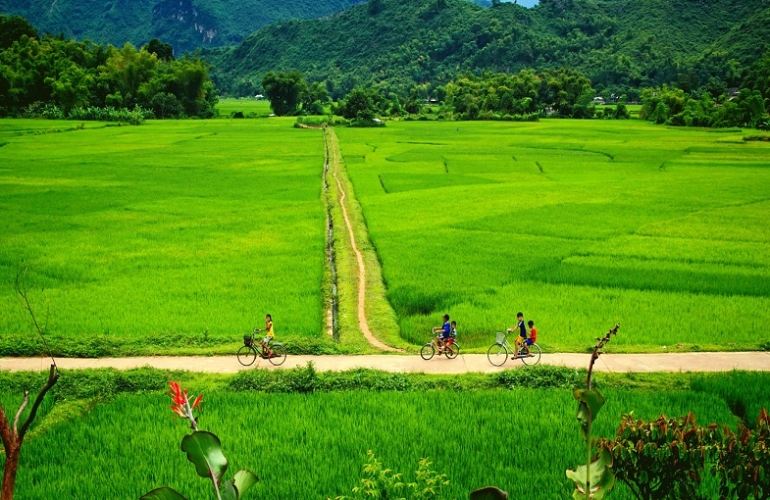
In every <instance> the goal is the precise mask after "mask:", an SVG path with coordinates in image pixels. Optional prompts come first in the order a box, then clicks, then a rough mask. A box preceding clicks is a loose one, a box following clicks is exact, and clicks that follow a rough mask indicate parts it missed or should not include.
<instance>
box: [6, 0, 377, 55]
mask: <svg viewBox="0 0 770 500" xmlns="http://www.w3.org/2000/svg"><path fill="white" fill-rule="evenodd" d="M362 1H363V0H294V1H291V2H284V1H281V0H238V1H236V0H132V1H131V2H118V1H106V2H102V1H97V0H0V14H14V15H20V16H23V17H25V18H27V19H28V20H29V21H30V22H31V23H32V24H33V25H35V26H36V27H37V28H38V29H40V30H41V31H43V32H46V31H47V32H50V33H63V34H64V35H65V36H67V37H70V38H76V39H78V40H83V39H90V40H92V41H95V42H98V43H112V44H114V45H123V44H124V43H125V42H131V43H132V44H134V45H142V44H144V43H147V42H149V41H150V39H152V38H160V39H161V40H163V41H165V42H168V43H171V44H172V45H173V46H174V48H175V49H176V50H177V53H178V54H179V53H182V52H184V51H186V50H195V49H196V48H198V47H218V46H221V45H232V44H235V43H238V42H240V41H241V40H243V38H244V37H245V36H246V35H248V34H249V33H252V32H253V31H255V30H257V29H258V28H260V27H262V26H265V25H268V24H270V23H274V22H276V21H281V20H285V19H293V18H317V17H322V16H326V15H329V14H333V13H334V12H337V11H340V10H342V9H345V8H348V7H350V6H352V5H356V4H359V3H361V2H362Z"/></svg>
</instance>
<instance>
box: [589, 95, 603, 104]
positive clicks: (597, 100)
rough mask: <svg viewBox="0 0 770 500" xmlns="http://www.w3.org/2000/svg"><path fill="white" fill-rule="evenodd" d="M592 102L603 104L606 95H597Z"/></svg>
mask: <svg viewBox="0 0 770 500" xmlns="http://www.w3.org/2000/svg"><path fill="white" fill-rule="evenodd" d="M591 102H593V103H594V104H599V105H603V104H604V97H599V96H596V97H594V99H593V101H591Z"/></svg>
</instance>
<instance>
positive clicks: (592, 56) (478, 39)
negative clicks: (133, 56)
mask: <svg viewBox="0 0 770 500" xmlns="http://www.w3.org/2000/svg"><path fill="white" fill-rule="evenodd" d="M768 16H770V1H768V0H751V1H748V2H742V1H738V0H717V1H714V2H708V3H706V4H704V3H703V2H699V1H693V0H671V1H664V0H652V1H647V2H640V1H638V0H543V1H542V2H540V3H539V5H537V6H536V7H534V8H532V9H526V8H524V7H522V6H520V5H516V4H512V3H499V4H496V5H495V6H493V7H491V8H482V7H479V6H478V5H474V4H473V3H470V2H467V1H465V0H414V1H411V0H410V1H405V0H371V1H370V2H369V3H367V4H366V5H360V6H356V7H353V8H351V9H348V10H346V11H344V12H342V13H340V14H339V15H337V16H334V17H331V18H327V19H321V20H314V21H300V20H292V21H287V22H282V23H278V24H274V25H271V26H268V27H265V28H263V29H261V30H259V31H257V32H256V33H254V34H253V35H251V36H250V37H248V38H247V39H246V40H244V42H243V43H242V44H240V45H238V46H236V47H232V48H221V49H215V50H212V51H208V52H206V56H207V57H208V58H209V60H210V62H212V64H213V65H214V66H215V68H216V69H215V70H214V73H213V76H212V78H213V79H214V81H215V82H216V83H217V85H218V87H219V88H221V89H223V90H224V91H225V92H226V93H229V94H236V95H248V94H253V93H255V92H260V91H261V90H262V89H261V86H260V82H261V78H262V76H263V75H264V74H265V73H267V72H268V71H271V70H272V71H290V70H298V71H301V72H303V73H304V74H305V75H306V76H307V78H308V80H309V81H311V82H313V81H327V86H328V88H329V91H330V93H331V96H332V97H333V98H335V99H337V98H340V97H343V96H344V95H346V94H347V93H348V92H349V91H350V90H351V89H353V88H355V87H357V86H362V85H363V86H374V87H377V88H379V89H381V90H382V91H383V92H384V93H385V94H386V95H387V94H388V93H389V92H396V93H397V94H399V95H404V96H405V95H408V94H409V91H410V90H411V89H412V88H413V87H414V86H415V85H420V84H426V83H429V84H431V85H433V86H439V85H446V84H447V83H448V82H449V81H450V80H453V79H455V78H456V77H457V75H458V74H462V73H464V72H465V71H468V70H470V71H473V72H475V73H479V72H482V71H484V70H489V71H493V72H504V73H517V72H518V71H520V70H522V69H534V70H536V71H542V70H545V69H549V68H561V67H568V68H572V69H575V70H577V71H579V72H580V73H583V74H584V75H586V76H587V77H588V78H589V79H590V80H591V81H592V82H593V85H594V87H595V89H596V90H597V91H598V92H599V93H601V95H603V96H605V98H610V97H611V96H612V95H613V94H614V95H615V96H621V95H626V96H627V98H628V99H629V101H636V100H639V98H640V90H639V89H641V88H644V87H651V86H659V85H662V84H664V83H667V84H676V85H677V86H678V87H680V88H682V89H683V90H685V91H686V92H689V91H691V90H693V89H696V88H699V87H701V86H703V85H707V84H708V85H710V86H712V87H714V88H721V89H727V88H730V87H737V86H741V85H742V83H743V80H744V78H745V76H746V72H747V71H749V68H750V67H751V65H752V64H753V63H754V61H756V60H758V59H759V58H760V57H761V56H762V55H763V52H764V51H765V50H766V43H765V42H764V41H765V40H767V39H768V38H770V22H767V21H768Z"/></svg>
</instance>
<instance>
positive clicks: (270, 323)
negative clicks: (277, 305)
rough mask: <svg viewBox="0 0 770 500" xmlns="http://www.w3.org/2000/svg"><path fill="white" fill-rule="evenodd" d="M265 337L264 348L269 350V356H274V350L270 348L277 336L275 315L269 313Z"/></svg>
mask: <svg viewBox="0 0 770 500" xmlns="http://www.w3.org/2000/svg"><path fill="white" fill-rule="evenodd" d="M264 332H265V338H263V339H262V348H263V349H266V350H267V355H268V356H269V357H272V356H273V351H272V349H270V342H272V341H273V337H275V330H273V317H272V316H270V315H269V314H268V315H266V316H265V329H264Z"/></svg>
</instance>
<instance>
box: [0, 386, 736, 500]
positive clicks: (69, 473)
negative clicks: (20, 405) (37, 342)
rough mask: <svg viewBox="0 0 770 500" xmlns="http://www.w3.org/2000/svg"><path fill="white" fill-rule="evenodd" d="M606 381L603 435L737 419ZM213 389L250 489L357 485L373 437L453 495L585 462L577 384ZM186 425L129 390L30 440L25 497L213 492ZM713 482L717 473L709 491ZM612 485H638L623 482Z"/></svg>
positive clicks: (159, 399) (553, 491) (304, 490)
mask: <svg viewBox="0 0 770 500" xmlns="http://www.w3.org/2000/svg"><path fill="white" fill-rule="evenodd" d="M193 392H194V393H197V391H195V390H193ZM603 392H604V394H605V396H606V397H607V401H608V403H607V406H606V407H605V408H604V409H603V410H602V413H601V415H600V416H599V418H598V419H597V423H596V426H595V432H597V433H598V434H599V435H603V436H607V437H610V436H612V435H613V434H614V432H615V429H616V427H617V425H618V423H619V421H620V417H621V414H623V413H627V412H630V411H632V410H633V411H634V415H636V416H637V417H639V418H645V419H652V418H655V417H657V416H658V415H659V414H660V413H666V414H668V415H670V416H675V415H684V414H686V413H687V412H688V411H690V410H693V411H694V412H695V413H696V415H697V417H698V422H699V423H701V424H705V423H708V422H718V423H721V424H729V425H733V426H734V425H735V417H734V416H733V415H732V414H731V412H730V409H729V407H728V405H727V404H726V403H725V401H724V400H723V399H721V398H720V397H718V396H717V395H715V394H713V393H710V392H695V391H668V392H666V391H654V392H653V391H644V390H628V389H608V390H603ZM204 401H205V407H204V410H203V413H202V417H201V418H200V425H201V428H203V429H207V430H211V431H213V432H215V433H216V434H217V435H218V436H219V437H220V438H221V440H222V443H223V449H224V452H225V454H226V456H227V457H228V459H229V460H230V467H231V468H233V469H232V470H237V469H238V468H243V467H245V468H249V469H251V470H253V471H254V472H255V473H257V475H258V476H259V477H260V479H261V482H260V483H259V485H258V486H257V488H256V490H255V491H254V492H253V493H250V495H251V496H249V498H260V499H274V500H283V499H287V498H302V499H319V500H320V499H326V498H334V497H335V496H336V495H342V494H350V491H351V489H352V488H353V486H356V485H357V484H358V480H359V478H360V477H361V467H362V464H363V463H364V462H365V460H366V452H367V450H372V451H373V452H374V453H375V455H376V456H377V457H378V459H380V460H381V461H382V462H383V464H384V466H385V467H388V468H391V469H394V470H395V471H396V472H403V473H404V474H405V479H406V480H407V481H409V480H413V479H414V472H413V471H414V470H415V469H416V468H417V463H418V461H419V460H420V458H423V457H428V458H430V460H431V461H432V463H433V466H432V467H433V469H434V470H436V471H438V472H441V473H445V474H447V476H448V479H449V480H450V486H449V488H448V490H447V491H446V492H445V495H442V498H458V499H461V498H467V495H468V492H469V491H471V490H472V489H475V488H478V487H481V486H485V485H488V484H496V485H499V486H501V487H503V488H504V489H506V490H508V491H510V492H515V491H526V492H527V494H526V497H527V498H532V499H552V498H567V497H568V496H570V493H571V491H572V490H571V488H572V487H571V484H570V483H569V481H568V480H567V478H566V477H565V475H564V471H565V469H567V468H571V467H574V466H575V465H577V464H578V463H580V460H581V459H582V458H583V456H582V455H583V454H582V452H583V451H584V448H583V447H582V446H583V445H582V441H581V440H580V437H579V432H578V424H577V422H576V420H575V418H574V414H575V401H574V399H573V398H572V394H571V391H570V390H566V389H563V390H562V389H558V390H557V389H526V388H518V389H514V390H510V391H508V390H479V391H476V390H472V391H468V392H462V393H460V392H454V391H449V390H439V391H427V392H403V393H402V392H382V393H377V392H368V391H352V392H328V393H315V394H259V393H253V392H246V393H233V392H227V391H221V390H219V391H216V392H212V393H211V394H209V393H206V395H205V398H204ZM188 432H189V429H188V426H187V425H185V423H184V422H182V421H179V420H178V419H174V417H173V416H172V414H171V412H170V411H169V409H168V397H167V396H164V395H159V394H150V395H139V394H128V395H122V396H118V397H117V398H116V399H115V400H114V401H112V402H110V403H108V404H103V405H98V406H96V408H94V409H93V410H92V411H90V412H89V413H87V414H86V415H84V416H81V417H75V418H73V419H72V420H69V421H67V422H63V423H60V424H56V425H54V426H53V427H51V428H50V429H49V430H48V431H47V432H45V433H44V434H42V435H40V436H38V437H36V438H35V439H32V440H30V441H29V442H28V443H26V444H25V447H24V452H23V453H24V455H23V463H22V467H21V468H20V470H19V476H18V482H17V495H16V498H18V499H33V498H47V497H51V496H57V497H66V498H138V497H139V496H140V495H141V494H142V493H145V492H147V491H149V490H151V489H153V488H155V487H157V486H160V485H164V484H167V485H170V486H173V487H174V488H176V489H177V490H179V491H181V492H183V493H185V495H188V498H191V499H204V498H210V491H209V490H210V485H208V484H207V482H206V481H204V480H201V479H200V478H198V477H197V476H196V475H195V472H194V469H193V467H192V466H191V465H190V464H189V463H187V461H186V459H185V457H184V454H183V453H182V452H180V451H179V441H180V440H181V438H182V437H183V436H184V434H185V433H188ZM63 448H64V449H66V450H68V452H67V454H66V459H64V460H63V459H62V455H61V450H62V449H63ZM0 460H1V458H0ZM710 484H712V483H711V482H710V479H709V478H706V480H705V488H706V489H707V492H708V488H709V487H710V486H709V485H710ZM711 493H712V494H713V493H714V492H713V491H711ZM712 496H713V495H712ZM612 497H613V498H618V499H630V498H633V497H632V496H631V495H630V494H629V492H628V491H627V490H625V488H624V487H623V486H622V485H619V486H618V488H617V490H616V492H615V493H613V496H612Z"/></svg>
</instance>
